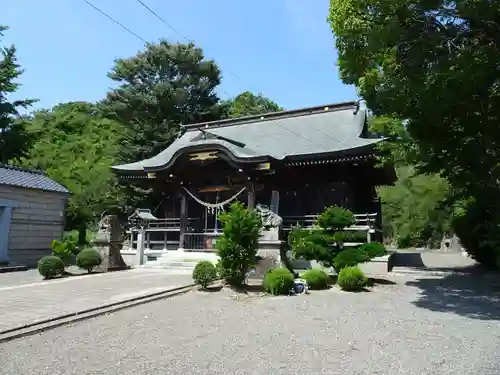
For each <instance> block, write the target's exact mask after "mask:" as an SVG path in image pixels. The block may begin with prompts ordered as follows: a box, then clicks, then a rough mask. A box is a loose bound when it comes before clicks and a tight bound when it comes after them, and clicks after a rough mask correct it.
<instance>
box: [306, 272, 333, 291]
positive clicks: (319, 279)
mask: <svg viewBox="0 0 500 375" xmlns="http://www.w3.org/2000/svg"><path fill="white" fill-rule="evenodd" d="M300 277H301V278H302V279H304V280H305V281H307V286H308V287H309V289H313V290H314V289H316V290H320V289H326V288H328V275H327V274H326V272H325V271H323V270H319V269H314V268H313V269H310V270H307V271H306V272H304V273H303V274H302V275H300Z"/></svg>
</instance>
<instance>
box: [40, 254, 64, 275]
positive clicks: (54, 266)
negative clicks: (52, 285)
mask: <svg viewBox="0 0 500 375" xmlns="http://www.w3.org/2000/svg"><path fill="white" fill-rule="evenodd" d="M38 272H39V273H40V275H42V276H43V277H44V278H46V279H52V278H53V277H56V276H59V275H62V274H63V272H64V262H63V261H62V260H61V258H59V257H56V256H54V255H49V256H46V257H43V258H42V259H40V260H39V261H38Z"/></svg>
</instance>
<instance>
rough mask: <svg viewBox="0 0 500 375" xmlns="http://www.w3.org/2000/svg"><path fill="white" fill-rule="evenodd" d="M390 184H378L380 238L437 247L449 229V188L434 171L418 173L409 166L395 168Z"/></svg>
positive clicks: (408, 244) (407, 244) (401, 244)
mask: <svg viewBox="0 0 500 375" xmlns="http://www.w3.org/2000/svg"><path fill="white" fill-rule="evenodd" d="M396 171H397V173H398V180H397V181H396V183H395V184H394V186H384V187H380V188H379V190H378V193H379V196H380V198H381V200H382V217H383V219H384V222H383V224H384V237H385V238H386V239H390V240H392V241H393V242H395V243H396V244H397V246H398V247H400V248H405V247H419V246H433V247H435V246H438V245H439V244H440V241H441V239H442V237H443V235H446V234H449V233H450V231H451V219H452V212H453V204H452V202H449V200H448V198H449V196H450V187H449V184H448V183H447V181H446V180H445V179H443V178H442V177H440V176H439V175H437V174H418V173H416V172H415V168H413V167H411V166H401V167H398V168H397V169H396Z"/></svg>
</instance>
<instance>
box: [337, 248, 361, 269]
mask: <svg viewBox="0 0 500 375" xmlns="http://www.w3.org/2000/svg"><path fill="white" fill-rule="evenodd" d="M368 260H369V258H368V256H367V255H366V252H364V251H362V250H360V248H349V249H345V250H342V251H341V252H340V253H338V254H337V255H336V256H335V258H334V259H333V267H334V268H335V270H336V271H337V272H340V271H341V270H342V269H344V268H346V267H353V266H357V265H358V264H359V263H363V262H366V261H368Z"/></svg>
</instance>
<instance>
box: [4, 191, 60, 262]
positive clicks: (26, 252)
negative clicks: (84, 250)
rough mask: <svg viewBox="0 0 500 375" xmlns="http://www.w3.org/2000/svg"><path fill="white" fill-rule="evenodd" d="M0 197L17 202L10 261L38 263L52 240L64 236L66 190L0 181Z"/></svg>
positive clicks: (11, 230)
mask: <svg viewBox="0 0 500 375" xmlns="http://www.w3.org/2000/svg"><path fill="white" fill-rule="evenodd" d="M0 197H2V199H7V200H13V201H16V202H17V207H14V208H13V210H12V217H11V222H10V230H9V242H8V255H9V258H10V261H11V262H12V263H16V264H22V265H27V266H29V267H34V266H36V263H37V261H38V260H39V259H40V258H41V257H43V256H45V255H50V253H51V250H50V244H51V242H52V240H54V239H60V238H61V237H62V234H63V230H64V210H65V208H66V202H67V194H61V193H54V192H44V191H39V190H35V189H26V188H19V187H12V186H5V185H0Z"/></svg>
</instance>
